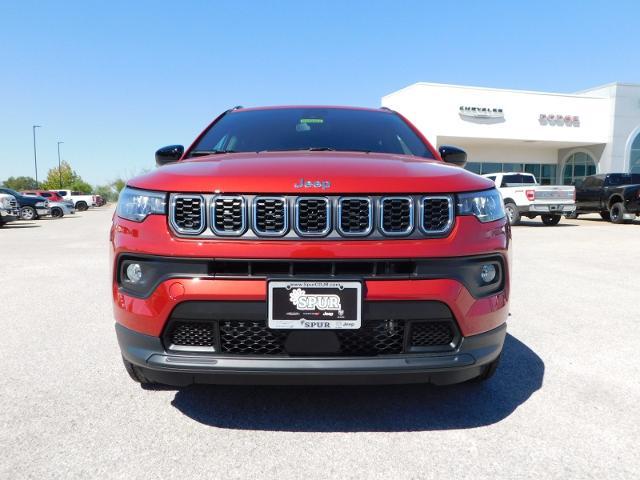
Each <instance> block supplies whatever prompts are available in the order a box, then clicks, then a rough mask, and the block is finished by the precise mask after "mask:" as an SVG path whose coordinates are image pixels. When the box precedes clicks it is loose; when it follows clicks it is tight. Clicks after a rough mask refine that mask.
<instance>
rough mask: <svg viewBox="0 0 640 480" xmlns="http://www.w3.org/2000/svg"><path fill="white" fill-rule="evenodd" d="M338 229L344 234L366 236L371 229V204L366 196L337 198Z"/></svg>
mask: <svg viewBox="0 0 640 480" xmlns="http://www.w3.org/2000/svg"><path fill="white" fill-rule="evenodd" d="M337 217H338V225H337V228H338V231H339V232H340V234H342V235H344V236H347V237H348V236H366V235H369V234H370V233H371V230H373V205H372V203H371V199H370V198H368V197H342V198H339V199H338V215H337Z"/></svg>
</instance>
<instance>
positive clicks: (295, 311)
mask: <svg viewBox="0 0 640 480" xmlns="http://www.w3.org/2000/svg"><path fill="white" fill-rule="evenodd" d="M267 289H268V299H267V304H268V305H267V308H268V312H269V317H268V318H269V328H282V329H285V328H286V329H296V330H313V329H316V330H333V329H354V328H360V324H361V315H362V283H361V282H357V281H346V282H332V281H327V282H323V281H308V282H300V281H280V280H271V281H270V282H269V283H268V287H267Z"/></svg>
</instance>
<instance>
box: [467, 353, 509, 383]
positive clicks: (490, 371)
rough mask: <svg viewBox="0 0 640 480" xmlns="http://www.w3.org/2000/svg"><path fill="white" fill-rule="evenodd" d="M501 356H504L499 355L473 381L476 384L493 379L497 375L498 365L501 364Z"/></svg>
mask: <svg viewBox="0 0 640 480" xmlns="http://www.w3.org/2000/svg"><path fill="white" fill-rule="evenodd" d="M501 356H502V354H500V355H498V358H496V359H495V360H494V361H493V362H491V363H489V364H488V365H486V366H485V367H484V371H483V372H482V373H481V374H480V375H478V376H477V377H476V378H474V379H473V380H474V381H476V382H484V381H486V380H489V379H490V378H491V377H493V375H494V374H495V373H496V370H497V369H498V365H499V364H500V357H501Z"/></svg>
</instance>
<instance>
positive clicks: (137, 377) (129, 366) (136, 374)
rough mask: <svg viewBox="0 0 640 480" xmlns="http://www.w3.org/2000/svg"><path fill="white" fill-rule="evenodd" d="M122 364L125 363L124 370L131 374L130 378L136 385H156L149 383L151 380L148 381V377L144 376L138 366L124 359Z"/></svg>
mask: <svg viewBox="0 0 640 480" xmlns="http://www.w3.org/2000/svg"><path fill="white" fill-rule="evenodd" d="M122 363H124V368H125V370H126V371H127V373H128V374H129V377H130V378H131V380H133V381H134V382H136V383H139V384H140V385H142V386H149V385H155V383H154V382H151V381H149V379H147V377H145V376H144V372H143V371H142V369H141V368H139V367H137V366H136V365H134V364H133V363H131V362H130V361H128V360H127V359H125V358H124V357H122Z"/></svg>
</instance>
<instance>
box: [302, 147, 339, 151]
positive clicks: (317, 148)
mask: <svg viewBox="0 0 640 480" xmlns="http://www.w3.org/2000/svg"><path fill="white" fill-rule="evenodd" d="M300 150H308V151H309V152H335V151H336V149H335V148H331V147H309V148H301V149H300Z"/></svg>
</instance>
